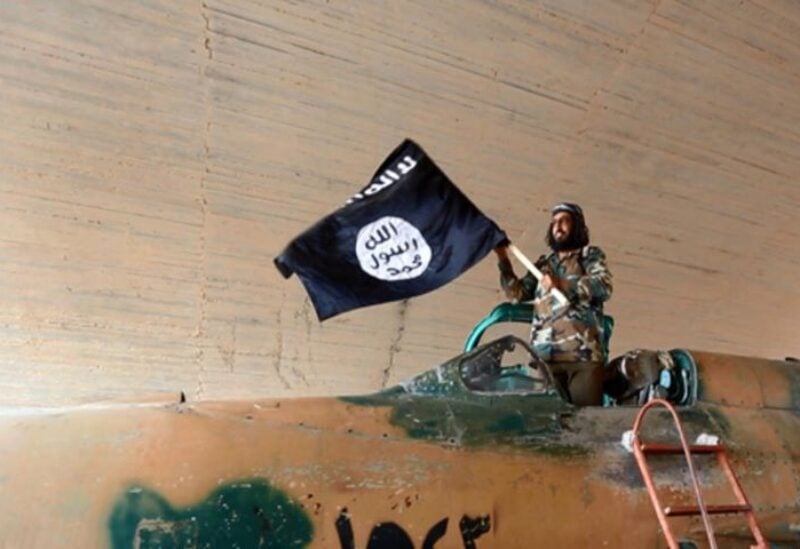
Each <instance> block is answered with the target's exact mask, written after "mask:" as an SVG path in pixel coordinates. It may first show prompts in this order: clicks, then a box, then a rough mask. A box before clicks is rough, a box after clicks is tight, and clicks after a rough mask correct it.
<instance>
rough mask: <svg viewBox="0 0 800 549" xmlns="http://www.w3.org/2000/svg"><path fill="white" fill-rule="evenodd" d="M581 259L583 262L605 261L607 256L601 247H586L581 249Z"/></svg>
mask: <svg viewBox="0 0 800 549" xmlns="http://www.w3.org/2000/svg"><path fill="white" fill-rule="evenodd" d="M581 258H582V259H583V261H597V260H604V259H605V258H606V254H605V252H604V251H603V250H602V248H600V246H584V247H583V248H581Z"/></svg>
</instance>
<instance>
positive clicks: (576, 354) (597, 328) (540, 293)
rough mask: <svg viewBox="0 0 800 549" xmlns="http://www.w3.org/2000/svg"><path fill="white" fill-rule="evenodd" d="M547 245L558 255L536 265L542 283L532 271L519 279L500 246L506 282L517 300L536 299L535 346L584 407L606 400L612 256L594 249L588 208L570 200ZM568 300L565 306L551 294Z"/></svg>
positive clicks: (555, 218) (557, 211)
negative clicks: (607, 309)
mask: <svg viewBox="0 0 800 549" xmlns="http://www.w3.org/2000/svg"><path fill="white" fill-rule="evenodd" d="M545 242H547V245H548V246H549V247H550V249H551V250H552V252H551V253H550V254H547V255H543V256H541V257H540V258H539V259H538V260H537V261H536V263H535V265H536V267H537V268H538V269H539V270H540V271H541V272H542V275H543V276H542V279H541V281H538V280H537V279H536V277H535V276H534V275H533V274H531V273H527V274H525V276H523V277H522V278H517V276H516V275H515V274H514V269H513V268H512V267H511V262H510V261H509V259H508V250H507V246H506V245H502V246H499V247H497V248H495V252H496V253H497V255H498V257H499V259H500V262H499V264H498V267H499V268H500V284H501V286H502V288H503V290H504V291H505V294H506V296H507V297H508V299H510V300H511V301H514V302H519V301H529V300H533V324H532V327H531V346H532V347H533V349H534V350H535V351H536V354H537V355H538V356H539V358H541V359H542V360H544V361H545V362H547V363H548V364H549V365H550V369H551V370H552V372H553V377H555V378H556V380H557V381H558V382H559V383H560V384H561V386H562V387H563V388H564V390H565V391H566V393H567V395H568V396H569V398H570V400H571V401H572V402H573V403H574V404H576V405H579V406H590V405H598V404H600V403H601V402H602V399H603V378H604V369H603V362H604V360H605V357H604V352H603V344H602V341H603V303H604V302H605V301H607V300H608V299H609V297H611V292H612V290H613V286H612V282H611V273H610V272H609V270H608V268H607V267H606V257H605V254H604V253H603V251H602V250H601V249H600V248H598V247H597V246H590V245H589V228H588V227H587V226H586V221H585V219H584V217H583V210H581V207H580V206H578V205H577V204H572V203H568V202H564V203H561V204H557V205H556V206H555V207H554V208H553V210H552V218H551V220H550V226H549V227H548V229H547V235H546V237H545ZM553 289H557V290H559V291H560V292H561V293H563V294H564V295H565V296H566V298H567V304H566V305H561V304H559V302H557V301H556V300H555V298H554V296H553V295H552V293H551V290H553Z"/></svg>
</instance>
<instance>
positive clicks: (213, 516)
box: [0, 305, 800, 549]
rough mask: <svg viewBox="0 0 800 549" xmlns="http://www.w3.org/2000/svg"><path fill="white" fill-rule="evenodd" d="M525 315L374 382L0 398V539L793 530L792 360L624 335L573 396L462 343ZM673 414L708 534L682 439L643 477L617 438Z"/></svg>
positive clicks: (673, 434) (410, 542)
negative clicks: (189, 393)
mask: <svg viewBox="0 0 800 549" xmlns="http://www.w3.org/2000/svg"><path fill="white" fill-rule="evenodd" d="M526 314H527V313H526V311H525V310H524V309H520V308H519V306H512V305H504V306H502V307H500V308H498V309H496V310H495V311H494V312H493V313H492V314H491V315H489V317H487V319H485V320H484V321H483V322H481V323H480V324H479V325H478V326H477V327H476V329H475V330H474V331H473V332H472V334H470V337H469V338H468V341H467V345H466V350H465V351H464V352H462V353H461V354H459V355H458V356H456V357H454V358H453V359H451V360H449V361H447V362H445V363H443V364H441V365H439V366H437V367H435V368H433V369H431V370H428V371H425V372H422V373H421V374H419V375H417V376H415V377H414V378H412V379H410V380H408V381H406V382H403V383H401V384H399V385H397V386H395V387H391V388H388V389H386V390H384V391H381V392H379V393H376V394H372V395H362V396H351V397H340V398H283V399H263V400H257V401H226V402H207V401H201V402H184V401H182V400H183V399H180V398H177V397H176V398H175V399H174V400H173V401H157V402H140V403H132V404H131V403H115V404H102V405H95V406H88V407H87V406H84V407H75V408H65V409H49V410H48V409H39V410H27V411H26V410H15V411H13V412H12V411H6V412H5V413H3V414H2V415H1V416H0V488H2V492H3V498H2V499H1V500H0V546H2V547H113V548H123V547H124V548H144V547H242V548H244V547H270V548H273V547H298V548H300V547H319V548H335V549H339V548H341V549H363V548H368V549H376V548H434V547H435V548H440V549H442V548H461V547H464V548H481V549H485V548H490V547H495V548H514V547H519V548H536V547H610V548H611V547H614V548H617V547H633V548H641V547H669V546H675V545H670V543H671V542H670V541H669V540H668V536H667V535H665V531H664V523H663V522H662V520H666V521H667V522H668V524H669V530H670V535H671V536H672V538H673V539H674V540H677V541H675V543H678V544H679V545H677V546H680V547H705V546H708V545H709V544H711V543H716V544H717V546H719V547H749V546H751V545H754V544H757V543H760V544H761V546H764V547H766V546H768V545H767V544H770V545H769V546H770V547H797V546H800V414H799V413H800V364H799V363H797V362H796V361H794V360H768V359H760V358H747V357H740V356H730V355H723V354H717V353H709V352H700V351H691V350H686V349H673V350H669V351H660V352H655V351H651V352H647V351H639V352H636V353H626V354H625V355H623V356H622V357H620V358H618V359H615V360H612V361H610V363H609V368H611V369H614V374H615V375H613V376H609V379H610V380H611V381H610V382H609V385H608V389H609V392H610V394H609V395H607V397H606V399H605V401H604V405H603V406H592V407H577V406H575V405H573V404H572V403H570V402H569V400H568V399H567V398H566V395H565V393H564V390H563V388H561V387H560V386H559V385H558V384H557V383H556V382H555V381H554V380H553V378H552V376H551V375H550V372H549V369H548V367H547V364H545V363H543V362H541V361H540V360H539V359H538V358H537V357H536V355H535V354H534V353H533V351H532V350H531V348H530V347H529V346H528V344H527V343H526V342H525V341H524V340H523V339H520V338H517V337H515V336H511V335H506V336H503V337H500V338H498V339H495V340H493V341H489V342H487V343H481V342H480V340H481V339H482V337H483V335H484V331H485V330H486V328H487V327H488V326H490V325H494V324H497V323H498V322H505V321H515V320H516V321H525V319H526V318H527V317H526ZM623 362H624V364H623ZM653 399H659V401H664V402H667V403H670V405H672V406H673V407H674V409H675V410H676V411H677V416H678V419H679V422H678V423H677V424H676V422H675V421H674V418H673V416H672V415H671V414H670V413H669V411H668V410H666V409H661V408H656V409H652V410H651V411H649V412H648V414H647V417H645V418H644V419H643V420H642V421H641V424H640V425H638V429H637V432H636V433H634V434H633V435H632V434H631V430H632V429H633V426H634V422H635V421H636V418H637V415H638V414H639V413H640V412H641V410H642V407H643V406H646V405H647V403H648V402H650V401H652V400H653ZM677 425H680V426H681V428H682V430H683V432H684V433H685V437H686V439H687V440H689V445H690V446H691V447H692V448H694V449H695V450H698V449H705V451H704V452H703V453H699V455H694V456H692V463H693V465H694V470H695V473H696V474H695V476H696V478H697V480H698V485H699V488H700V489H701V491H702V497H703V505H702V507H703V508H704V509H705V510H706V511H707V515H709V516H710V519H711V523H712V524H711V526H712V528H713V538H710V539H712V540H713V541H709V537H708V535H707V525H706V524H705V522H704V521H703V520H702V515H700V514H698V513H696V512H692V511H691V509H693V508H694V509H695V510H697V509H698V508H699V507H698V503H697V502H696V494H695V492H694V491H693V487H692V482H691V475H689V473H688V464H687V461H686V457H685V455H684V454H683V453H680V452H670V451H663V452H651V453H650V454H649V455H646V456H645V458H646V461H647V463H646V465H645V469H646V474H648V475H649V478H650V482H649V484H650V486H648V481H646V476H643V470H642V468H641V467H640V465H639V462H638V461H637V456H636V454H635V452H631V447H637V444H638V448H639V450H641V448H642V447H643V446H646V445H650V446H649V448H650V449H651V450H653V449H657V448H661V449H664V448H670V447H674V446H675V445H676V444H678V442H677V440H678V435H677V430H676V429H677ZM634 435H635V436H634ZM716 446H719V448H720V449H721V450H715V449H714V447H716ZM720 452H723V453H724V454H725V456H726V458H727V459H729V461H730V463H731V468H732V470H733V471H734V473H735V480H736V482H735V483H734V484H736V486H733V485H732V483H731V478H730V477H729V475H727V474H726V472H725V471H724V468H723V467H721V466H720V464H719V463H718V460H717V457H718V454H719V453H720ZM739 487H740V490H739V491H738V493H737V488H739ZM741 494H743V495H744V497H745V499H746V502H747V503H746V504H743V503H741V500H740V497H739V496H740V495H741ZM659 505H661V506H662V507H661V508H659V507H658V506H659ZM667 508H668V509H671V511H672V512H671V513H670V512H667V513H665V512H664V509H667ZM746 508H747V509H749V512H751V513H752V515H750V517H751V518H753V517H754V519H755V521H756V522H757V525H758V533H759V535H760V536H761V540H759V539H756V538H755V536H754V534H753V531H752V528H751V525H750V524H749V523H748V520H747V519H748V516H746V515H747V513H746V512H745V511H746ZM659 509H660V510H659ZM660 519H661V520H660Z"/></svg>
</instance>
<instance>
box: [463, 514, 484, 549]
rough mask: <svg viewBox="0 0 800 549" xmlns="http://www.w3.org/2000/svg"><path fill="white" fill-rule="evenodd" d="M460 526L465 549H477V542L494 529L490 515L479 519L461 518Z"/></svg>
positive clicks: (465, 516)
mask: <svg viewBox="0 0 800 549" xmlns="http://www.w3.org/2000/svg"><path fill="white" fill-rule="evenodd" d="M458 526H459V528H461V539H463V540H464V549H475V540H476V539H478V538H479V537H481V536H482V535H483V534H485V533H486V532H488V531H489V530H491V529H492V525H491V523H490V521H489V515H486V516H483V517H477V518H471V517H468V516H467V515H464V516H463V517H461V520H460V521H459V523H458Z"/></svg>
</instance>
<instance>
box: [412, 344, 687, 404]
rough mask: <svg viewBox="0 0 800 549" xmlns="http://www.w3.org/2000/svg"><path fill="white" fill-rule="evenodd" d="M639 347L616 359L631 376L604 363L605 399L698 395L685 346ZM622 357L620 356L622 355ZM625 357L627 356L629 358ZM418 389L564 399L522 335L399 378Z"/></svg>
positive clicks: (435, 392) (433, 392) (427, 392)
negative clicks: (654, 351)
mask: <svg viewBox="0 0 800 549" xmlns="http://www.w3.org/2000/svg"><path fill="white" fill-rule="evenodd" d="M647 353H648V352H647V351H640V352H639V354H638V355H637V356H636V357H628V356H627V355H626V357H627V358H626V360H624V361H622V362H620V363H619V364H621V365H622V366H624V370H625V372H626V373H627V374H628V375H631V374H633V373H634V372H635V373H636V375H635V376H631V377H630V379H628V378H625V377H624V376H623V377H622V378H620V377H619V376H616V375H612V373H613V374H616V373H618V370H616V369H615V370H613V371H612V368H616V367H617V366H615V364H616V363H615V361H612V362H611V363H610V364H609V379H610V380H614V381H615V382H616V384H609V386H608V388H609V390H612V391H613V392H612V394H607V395H606V398H605V400H604V404H605V405H607V406H611V405H623V404H624V405H640V404H643V403H644V402H646V401H647V400H649V399H650V398H655V397H659V398H666V399H668V400H670V401H672V402H673V403H675V404H678V405H688V404H693V403H694V402H695V400H696V398H697V368H696V365H695V363H694V360H693V359H692V357H691V355H690V354H689V353H688V352H687V351H682V350H674V351H670V352H669V353H668V355H667V357H668V358H666V359H665V358H662V357H659V356H658V355H654V356H651V355H650V354H647ZM621 358H623V357H621ZM628 359H629V360H628ZM402 387H403V389H404V390H405V391H406V392H407V393H411V394H417V395H442V396H445V395H448V396H453V395H457V394H461V395H475V396H512V395H517V396H549V397H551V398H557V399H561V400H564V401H566V400H567V397H566V393H565V392H564V390H563V388H562V387H561V386H560V385H559V384H558V383H557V382H556V381H555V380H554V378H553V375H552V373H551V371H550V367H549V366H548V365H547V363H545V362H543V361H542V360H541V359H539V358H538V357H537V356H536V354H535V353H534V351H533V350H532V349H531V347H530V346H529V345H528V344H527V343H526V342H524V341H523V340H522V339H520V338H518V337H516V336H513V335H507V336H504V337H501V338H499V339H496V340H494V341H492V342H490V343H486V344H484V345H481V346H480V347H478V348H476V349H473V350H472V351H470V352H467V353H464V354H462V355H460V356H458V357H456V358H454V359H452V360H450V361H448V362H446V363H444V364H442V365H441V366H439V367H437V368H435V369H433V370H430V371H428V372H424V373H422V374H420V375H418V376H416V377H414V378H412V379H411V380H409V381H407V382H405V383H403V384H402Z"/></svg>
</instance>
